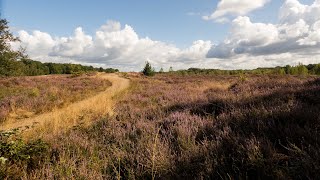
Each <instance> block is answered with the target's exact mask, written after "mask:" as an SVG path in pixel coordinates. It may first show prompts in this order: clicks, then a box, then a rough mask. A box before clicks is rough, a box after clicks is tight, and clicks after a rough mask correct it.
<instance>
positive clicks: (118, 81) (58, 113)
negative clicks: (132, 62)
mask: <svg viewBox="0 0 320 180" xmlns="http://www.w3.org/2000/svg"><path fill="white" fill-rule="evenodd" d="M98 76H99V77H100V78H104V79H107V80H109V81H110V82H111V83H112V86H110V87H109V88H107V89H106V90H105V91H103V92H101V93H99V94H97V95H95V96H93V97H90V98H88V99H85V100H83V101H79V102H76V103H73V104H71V105H69V106H67V107H65V108H62V109H56V110H53V111H52V112H48V113H44V114H41V115H38V116H35V117H31V118H26V119H19V120H14V121H8V122H6V123H4V124H3V125H2V126H1V127H0V130H10V129H14V128H20V127H21V128H24V127H26V126H29V127H32V126H33V128H30V130H27V131H26V132H24V134H26V136H37V137H42V136H45V135H46V134H49V133H50V134H51V135H52V133H54V134H57V133H59V132H61V131H63V130H66V129H69V128H72V127H73V126H75V125H77V124H80V123H81V124H90V122H92V120H93V119H97V118H99V117H102V116H104V115H107V114H109V115H112V114H113V106H114V100H113V97H114V96H116V95H117V94H119V93H121V92H122V91H124V90H125V89H126V88H128V87H129V84H130V81H129V80H128V79H125V78H121V77H119V76H118V75H116V74H99V75H98Z"/></svg>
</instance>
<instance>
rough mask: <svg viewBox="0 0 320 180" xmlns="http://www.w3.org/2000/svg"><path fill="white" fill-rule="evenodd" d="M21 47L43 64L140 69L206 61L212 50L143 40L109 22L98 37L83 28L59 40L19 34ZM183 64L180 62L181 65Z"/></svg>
mask: <svg viewBox="0 0 320 180" xmlns="http://www.w3.org/2000/svg"><path fill="white" fill-rule="evenodd" d="M18 34H19V37H20V39H21V45H22V46H24V47H26V48H27V53H28V54H29V55H30V57H31V58H34V59H37V60H41V61H48V60H51V61H58V62H61V61H62V62H73V63H82V64H93V65H100V66H106V67H107V66H112V67H118V68H121V69H124V70H139V69H140V68H141V66H143V65H144V63H145V61H150V62H152V63H153V65H154V66H156V67H162V66H165V67H167V66H171V65H172V63H175V64H178V65H181V66H180V68H182V66H183V64H185V63H189V64H190V63H195V62H199V61H201V60H204V59H205V57H206V54H207V53H208V51H209V49H210V48H211V46H212V44H211V42H210V41H202V40H198V41H195V42H194V43H193V44H192V46H190V47H189V48H186V49H179V48H177V47H176V46H174V45H172V44H168V43H164V42H161V41H155V40H152V39H150V38H148V37H145V38H140V37H139V36H138V34H137V33H136V32H135V31H134V29H133V28H132V27H131V26H129V25H125V26H124V27H122V26H121V24H120V23H119V22H116V21H108V22H107V23H106V24H104V25H102V26H101V27H100V28H99V29H98V30H97V31H96V32H95V34H94V36H90V35H88V34H86V33H85V32H84V31H83V29H82V28H81V27H78V28H76V29H75V31H74V34H73V35H72V36H70V37H55V38H53V37H52V36H51V35H50V34H48V33H45V32H40V31H34V32H32V33H30V34H29V33H28V32H26V31H19V33H18ZM181 61H182V62H183V63H179V62H181Z"/></svg>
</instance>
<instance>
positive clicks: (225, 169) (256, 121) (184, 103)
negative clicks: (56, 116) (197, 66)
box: [0, 73, 320, 179]
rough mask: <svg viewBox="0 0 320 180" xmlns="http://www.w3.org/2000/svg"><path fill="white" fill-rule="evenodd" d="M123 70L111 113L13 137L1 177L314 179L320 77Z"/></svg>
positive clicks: (319, 144) (318, 159) (319, 157)
mask: <svg viewBox="0 0 320 180" xmlns="http://www.w3.org/2000/svg"><path fill="white" fill-rule="evenodd" d="M126 76H127V78H129V79H130V81H131V82H130V83H131V85H130V88H129V89H128V90H126V91H125V92H123V93H120V94H118V95H117V96H115V97H114V99H116V100H117V101H118V103H117V104H116V105H115V109H114V115H112V116H111V115H105V116H104V118H102V119H98V120H95V122H94V123H93V124H91V125H90V126H83V125H81V124H80V125H78V126H75V127H73V128H72V129H71V130H69V131H67V132H66V133H63V134H59V135H51V136H50V135H49V136H46V137H45V138H43V139H41V140H36V138H33V139H32V140H29V141H28V142H22V141H20V140H19V136H18V135H15V134H14V135H12V136H13V137H9V138H8V139H10V138H12V139H17V141H18V142H19V143H20V146H21V148H20V149H19V148H18V151H19V153H20V154H19V155H17V157H16V156H14V157H12V159H9V160H7V162H6V163H3V164H2V165H0V167H1V168H0V177H3V178H8V179H15V178H17V179H19V178H23V179H70V178H71V177H72V178H74V179H314V178H316V177H318V176H319V175H320V173H319V172H320V154H319V148H320V140H319V137H320V133H319V128H320V116H319V110H320V94H319V92H320V79H319V77H316V76H291V75H282V76H280V75H248V76H244V75H242V76H231V75H225V76H217V75H176V74H169V73H165V74H157V75H156V76H154V77H143V76H140V75H132V74H127V75H126ZM10 82H11V81H10ZM23 82H24V81H23ZM2 84H3V83H2ZM27 84H30V83H27ZM97 84H98V83H97ZM26 86H29V85H26ZM35 87H36V86H32V87H31V88H30V89H33V88H35ZM41 87H43V86H41ZM92 89H95V88H92ZM31 92H32V91H31ZM40 92H41V91H40ZM31 94H32V93H31ZM36 94H37V93H36ZM40 94H41V93H40ZM39 96H40V95H39ZM59 97H60V96H59ZM63 97H68V96H63ZM61 99H64V98H61ZM68 101H69V102H72V100H68ZM57 104H59V103H57ZM27 110H28V111H33V109H32V108H30V109H27ZM39 112H40V111H39ZM1 138H2V140H3V141H4V140H5V139H6V138H7V136H3V135H2V136H1ZM6 140H7V139H6ZM7 142H9V140H7ZM4 145H6V146H9V145H8V144H4ZM4 145H3V146H4ZM9 147H10V148H12V147H11V146H9ZM29 147H32V150H29V151H28V148H29ZM13 149H14V148H13ZM15 150H16V149H15ZM21 154H22V155H21ZM0 155H1V154H0ZM25 155H27V156H29V158H24V156H25ZM20 156H21V157H20ZM0 164H1V163H0Z"/></svg>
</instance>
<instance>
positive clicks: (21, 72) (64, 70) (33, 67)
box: [0, 57, 119, 76]
mask: <svg viewBox="0 0 320 180" xmlns="http://www.w3.org/2000/svg"><path fill="white" fill-rule="evenodd" d="M0 58H1V57H0ZM92 71H95V72H106V73H114V72H119V70H118V69H113V68H107V69H104V68H102V67H100V68H95V67H93V66H83V65H81V64H69V63H64V64H60V63H42V62H39V61H34V60H31V59H20V60H8V59H4V58H3V59H2V58H1V59H0V75H1V76H39V75H48V74H81V73H86V72H92Z"/></svg>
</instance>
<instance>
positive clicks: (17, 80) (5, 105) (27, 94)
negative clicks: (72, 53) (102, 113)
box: [0, 75, 111, 123]
mask: <svg viewBox="0 0 320 180" xmlns="http://www.w3.org/2000/svg"><path fill="white" fill-rule="evenodd" d="M109 86H111V83H110V82H108V81H107V80H103V79H98V78H94V76H85V75H83V76H79V77H71V76H70V75H51V76H38V77H11V78H0V123H1V122H4V121H6V120H8V119H11V120H12V119H13V120H15V119H23V118H28V117H32V116H35V115H38V114H42V113H44V112H49V111H52V110H54V109H57V108H62V107H65V106H67V105H69V104H71V103H74V102H77V101H80V100H83V99H86V98H88V97H90V96H93V95H94V94H96V93H98V92H101V91H104V90H105V89H106V88H107V87H109Z"/></svg>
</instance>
